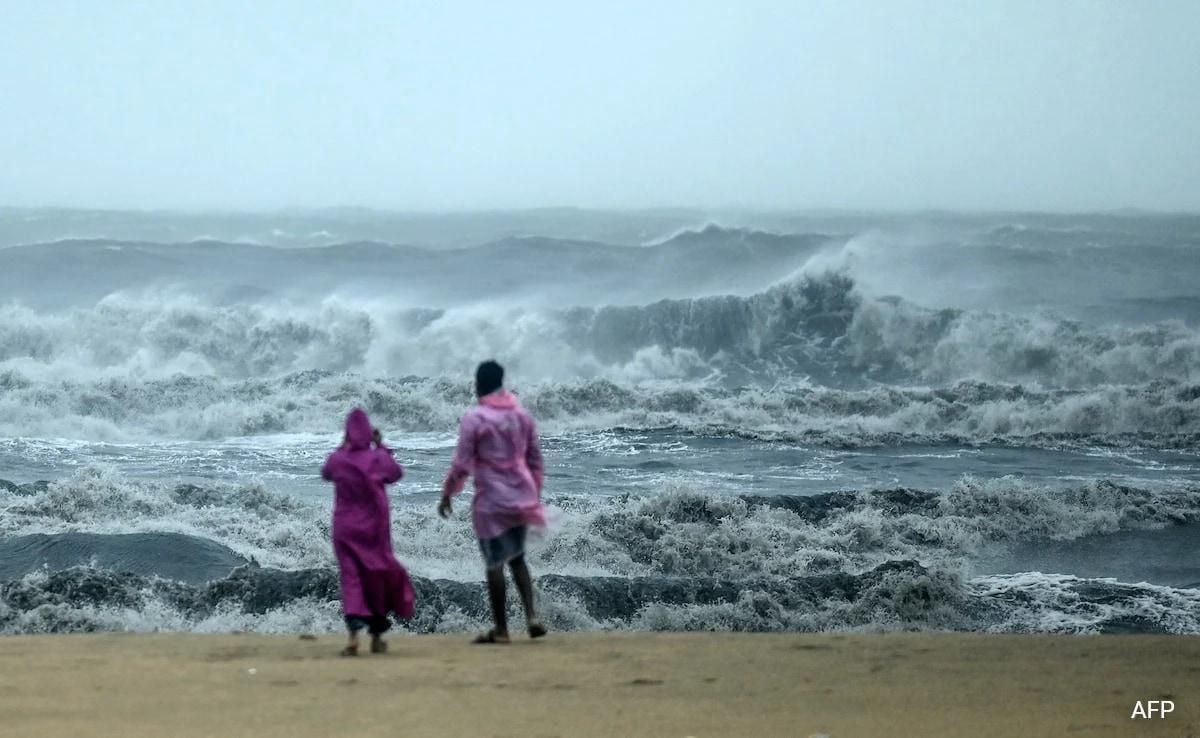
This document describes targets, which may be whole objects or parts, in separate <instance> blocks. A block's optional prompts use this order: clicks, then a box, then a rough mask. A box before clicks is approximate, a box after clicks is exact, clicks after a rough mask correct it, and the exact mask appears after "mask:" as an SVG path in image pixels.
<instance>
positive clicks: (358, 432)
mask: <svg viewBox="0 0 1200 738" xmlns="http://www.w3.org/2000/svg"><path fill="white" fill-rule="evenodd" d="M374 432H375V429H374V428H372V427H371V419H370V418H368V417H367V412H366V411H365V410H363V409H362V408H360V407H356V408H354V409H353V410H351V411H350V414H349V415H347V416H346V441H347V442H348V443H349V444H350V448H351V449H353V450H355V451H358V450H360V449H365V448H370V447H371V435H372V434H373V433H374Z"/></svg>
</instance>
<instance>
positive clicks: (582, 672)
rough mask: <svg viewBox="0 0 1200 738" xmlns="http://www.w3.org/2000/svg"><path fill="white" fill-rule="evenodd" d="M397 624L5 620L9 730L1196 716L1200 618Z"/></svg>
mask: <svg viewBox="0 0 1200 738" xmlns="http://www.w3.org/2000/svg"><path fill="white" fill-rule="evenodd" d="M390 640H391V652H390V653H388V654H386V655H381V656H371V655H363V656H359V657H358V658H356V659H347V658H340V657H339V656H338V655H337V652H338V650H339V649H340V648H341V646H342V641H341V638H340V637H337V636H331V635H322V636H321V637H320V638H319V639H317V640H307V639H301V638H299V637H297V636H295V635H291V636H258V635H248V634H234V635H135V634H97V635H69V636H68V635H54V636H16V637H3V638H0V735H3V736H6V737H7V736H12V737H13V738H16V737H18V736H20V737H24V736H120V737H121V738H133V737H140V736H147V737H149V736H154V737H155V738H158V737H160V736H181V737H190V736H214V737H217V736H219V737H221V738H228V737H230V736H255V737H256V738H268V737H271V736H280V737H285V738H308V737H310V736H311V737H314V738H315V737H317V736H319V737H320V738H328V737H331V736H356V737H365V736H388V737H389V738H398V737H400V736H472V737H476V736H512V737H514V738H549V737H550V736H561V737H562V738H569V737H571V736H579V737H581V738H592V737H595V736H622V737H624V736H669V737H673V738H684V737H685V736H695V737H696V738H704V737H707V736H714V737H715V736H720V737H722V738H738V737H740V736H781V737H783V736H787V737H788V738H792V737H794V736H796V737H799V738H806V737H807V736H813V735H818V736H819V735H828V736H833V737H834V738H842V737H843V736H844V737H846V738H850V737H852V736H853V737H858V736H901V737H905V736H913V737H914V738H915V737H916V736H955V737H956V738H957V737H959V736H1055V737H1056V738H1061V737H1063V736H1137V735H1147V736H1173V737H1174V738H1182V737H1183V736H1200V637H1185V636H1086V637H1084V636H1076V637H1071V636H1014V635H957V634H955V635H950V634H895V635H838V634H819V635H759V634H753V635H752V634H648V633H639V634H599V633H597V634H569V635H561V634H554V633H552V634H551V635H550V637H548V638H546V639H544V640H541V641H537V642H531V641H529V640H527V639H525V638H521V639H519V640H516V641H514V643H513V644H512V645H510V646H472V645H469V644H468V643H466V641H465V640H464V638H463V637H462V636H404V635H396V636H393V637H392V638H391V639H390ZM364 650H365V649H364ZM1163 699H1166V700H1171V701H1173V702H1174V707H1175V711H1174V712H1173V713H1171V714H1169V715H1167V716H1166V717H1165V718H1158V717H1156V718H1154V719H1150V720H1142V719H1131V718H1130V714H1131V713H1132V712H1133V709H1134V706H1135V703H1136V702H1137V700H1163Z"/></svg>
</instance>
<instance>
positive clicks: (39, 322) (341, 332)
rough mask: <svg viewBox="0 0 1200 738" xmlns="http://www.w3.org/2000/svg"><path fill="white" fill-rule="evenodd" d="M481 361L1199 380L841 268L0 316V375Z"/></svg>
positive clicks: (428, 366)
mask: <svg viewBox="0 0 1200 738" xmlns="http://www.w3.org/2000/svg"><path fill="white" fill-rule="evenodd" d="M483 355H496V356H501V357H503V358H504V359H505V360H506V362H507V363H508V364H510V366H511V368H512V369H513V371H514V374H516V375H520V376H523V377H525V378H526V379H527V381H536V380H543V381H545V380H555V381H563V380H570V379H580V378H583V379H591V378H600V377H605V378H609V379H614V380H622V379H624V380H651V379H681V378H683V379H696V378H704V377H707V378H714V379H717V380H719V381H720V382H722V383H723V384H725V385H730V384H739V383H746V382H755V383H763V382H774V381H780V380H791V381H796V380H800V379H805V378H807V379H808V380H809V381H812V382H814V383H817V384H821V385H825V386H834V387H855V386H859V387H861V386H867V385H870V384H877V383H889V384H901V385H913V384H925V385H929V384H944V383H952V382H958V381H965V380H975V381H985V382H1009V383H1022V384H1036V385H1040V386H1044V387H1059V388H1085V387H1097V386H1101V385H1109V384H1139V383H1146V382H1153V381H1158V380H1171V381H1179V382H1188V381H1192V380H1194V379H1195V377H1194V374H1195V372H1194V367H1195V366H1197V365H1198V364H1200V330H1198V329H1197V328H1195V327H1191V326H1188V325H1186V324H1185V323H1183V322H1180V321H1165V322H1160V323H1151V324H1141V325H1108V326H1095V325H1090V324H1085V323H1081V322H1078V321H1073V320H1067V319H1065V318H1062V317H1056V316H1054V315H1050V314H1040V315H1013V314H1005V313H994V312H977V311H963V310H950V309H943V310H931V309H926V308H922V307H919V306H917V305H915V304H912V303H909V302H906V301H904V300H900V299H895V298H885V299H869V298H867V297H865V296H864V295H863V294H862V293H861V292H860V290H859V289H858V288H857V286H856V283H855V281H854V280H853V279H852V278H851V277H849V276H847V275H846V274H844V273H841V272H818V273H815V274H810V273H803V272H802V273H797V274H795V275H794V276H793V277H792V278H789V279H788V280H786V281H784V282H782V283H780V284H777V285H775V286H774V287H771V288H770V289H767V290H766V291H764V292H760V293H757V294H754V295H751V296H746V297H742V296H735V295H727V296H715V297H703V298H689V299H683V300H678V299H676V300H662V301H659V302H655V303H650V304H645V305H640V306H628V307H618V306H607V307H599V308H587V307H581V308H572V309H565V310H564V309H552V308H538V307H530V306H523V305H520V304H505V303H496V304H491V303H486V302H485V303H479V304H475V305H471V306H462V307H458V308H451V309H432V308H404V307H398V306H396V305H395V303H393V302H389V301H386V300H383V301H378V300H375V301H373V300H370V299H365V300H354V299H346V298H334V297H330V298H327V299H324V300H323V301H320V302H319V303H318V304H297V303H291V302H287V301H282V302H279V301H267V302H264V303H261V304H250V305H244V304H238V305H216V304H213V303H212V302H210V301H207V300H205V299H201V298H197V297H188V296H186V295H180V294H175V293H170V294H168V293H162V294H143V295H141V296H133V295H110V296H108V297H106V298H104V299H103V300H101V301H100V302H99V303H97V304H96V305H94V306H92V307H89V308H78V309H74V310H71V311H68V312H65V313H57V312H40V311H36V310H34V309H32V308H29V307H22V306H18V305H11V304H10V305H9V306H7V307H4V308H0V370H5V369H7V370H9V371H20V372H21V373H22V374H25V375H29V376H30V377H31V378H38V377H46V378H53V379H74V380H81V379H91V378H95V377H103V376H124V377H131V376H132V377H149V378H161V377H164V376H169V375H172V374H177V373H184V374H189V375H193V376H220V377H222V378H225V379H241V378H248V377H264V378H270V377H275V376H279V375H282V374H287V373H292V372H297V371H307V370H317V371H335V372H340V371H354V372H358V373H364V374H367V375H372V376H395V375H418V376H425V377H436V376H445V375H452V374H457V373H462V372H464V367H469V366H470V365H471V364H472V363H473V362H474V361H477V360H478V358H479V357H480V356H483Z"/></svg>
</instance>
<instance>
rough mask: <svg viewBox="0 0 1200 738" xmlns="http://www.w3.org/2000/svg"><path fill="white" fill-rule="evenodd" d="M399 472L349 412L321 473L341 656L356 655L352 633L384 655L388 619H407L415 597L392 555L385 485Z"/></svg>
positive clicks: (359, 417) (358, 413)
mask: <svg viewBox="0 0 1200 738" xmlns="http://www.w3.org/2000/svg"><path fill="white" fill-rule="evenodd" d="M403 476H404V469H403V468H402V467H401V466H400V465H399V464H398V463H396V459H395V458H393V456H392V450H391V449H389V448H388V447H387V446H385V445H383V438H382V437H381V436H380V435H379V431H377V430H375V429H373V428H372V427H371V421H370V419H369V418H368V417H367V414H366V412H364V411H363V410H361V409H359V408H355V409H354V410H352V411H351V412H350V414H349V416H347V418H346V437H345V440H344V441H343V443H342V445H341V447H340V448H338V449H337V450H336V451H334V452H333V454H331V455H330V457H329V459H328V461H326V462H325V466H323V467H322V468H321V477H322V478H323V479H325V480H326V481H329V482H333V485H334V503H333V551H334V553H335V554H336V555H337V561H338V572H339V574H340V575H341V590H342V613H343V614H344V615H345V618H346V628H347V630H348V631H349V633H350V642H349V644H348V645H347V646H346V648H345V649H343V650H342V655H343V656H357V655H358V632H359V631H360V630H362V629H363V628H366V629H367V631H368V632H369V633H370V634H371V653H384V652H386V651H387V644H386V643H384V641H383V637H382V636H383V634H384V633H385V632H387V631H388V630H389V629H390V628H391V625H392V623H391V620H390V618H389V615H391V614H394V615H396V616H397V617H399V618H403V619H408V618H411V617H412V616H413V609H414V605H415V602H416V597H415V594H414V592H413V587H412V582H411V581H410V580H409V578H408V572H407V571H405V569H404V567H403V566H401V565H400V562H399V561H397V560H396V554H395V552H394V551H393V550H392V516H391V506H390V505H389V503H388V496H387V489H386V488H385V485H388V484H392V483H393V482H397V481H399V480H400V478H401V477H403Z"/></svg>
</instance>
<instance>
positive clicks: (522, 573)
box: [508, 556, 546, 638]
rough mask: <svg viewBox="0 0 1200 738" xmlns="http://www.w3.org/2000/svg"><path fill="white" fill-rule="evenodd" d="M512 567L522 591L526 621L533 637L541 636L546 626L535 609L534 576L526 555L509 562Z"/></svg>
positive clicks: (518, 589) (514, 577)
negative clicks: (531, 573)
mask: <svg viewBox="0 0 1200 738" xmlns="http://www.w3.org/2000/svg"><path fill="white" fill-rule="evenodd" d="M508 565H509V567H511V568H512V573H513V581H514V582H516V583H517V591H518V592H520V593H521V604H522V605H524V606H525V622H526V623H527V624H528V626H529V636H530V637H531V638H541V637H542V636H544V635H546V626H544V625H542V623H541V621H540V620H538V616H537V612H535V611H534V609H533V577H532V576H531V575H530V574H529V566H528V565H527V564H526V563H525V557H524V556H518V557H517V558H515V559H513V560H512V561H510V562H509V564H508Z"/></svg>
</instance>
